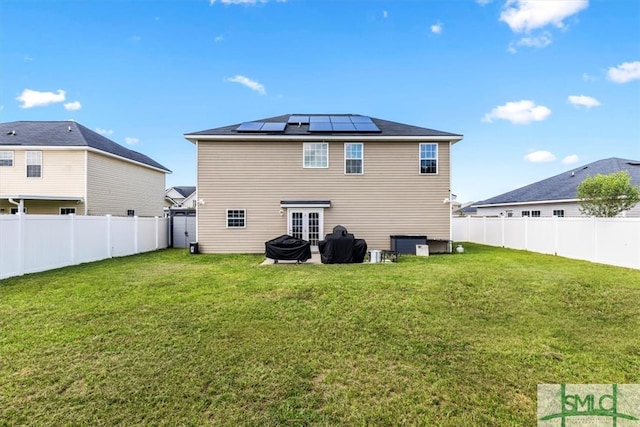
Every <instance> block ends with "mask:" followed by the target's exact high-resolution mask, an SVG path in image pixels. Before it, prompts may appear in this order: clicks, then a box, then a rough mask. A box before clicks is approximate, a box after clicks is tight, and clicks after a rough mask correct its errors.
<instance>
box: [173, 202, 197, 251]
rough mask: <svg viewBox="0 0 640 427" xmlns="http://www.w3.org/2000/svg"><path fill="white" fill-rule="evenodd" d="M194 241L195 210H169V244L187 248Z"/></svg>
mask: <svg viewBox="0 0 640 427" xmlns="http://www.w3.org/2000/svg"><path fill="white" fill-rule="evenodd" d="M195 241H196V212H195V211H171V243H172V244H171V246H173V247H174V248H188V247H189V243H191V242H195Z"/></svg>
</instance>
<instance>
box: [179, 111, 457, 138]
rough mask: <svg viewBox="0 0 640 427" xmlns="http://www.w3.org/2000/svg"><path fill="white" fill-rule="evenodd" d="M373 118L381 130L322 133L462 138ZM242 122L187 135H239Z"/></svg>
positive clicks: (296, 130) (301, 129)
mask: <svg viewBox="0 0 640 427" xmlns="http://www.w3.org/2000/svg"><path fill="white" fill-rule="evenodd" d="M347 115H349V116H354V115H356V116H357V114H302V113H298V114H285V115H282V116H276V117H269V118H266V119H259V120H251V121H256V122H267V123H273V122H285V123H286V122H287V121H288V120H289V116H347ZM371 120H372V121H373V122H374V123H375V124H376V125H377V126H378V128H379V129H380V132H375V133H373V132H348V133H345V132H322V133H321V134H322V135H336V134H337V135H345V134H348V135H356V136H358V135H363V136H365V135H366V136H372V135H381V136H437V137H448V136H450V137H452V139H461V138H462V135H458V134H454V133H449V132H442V131H439V130H434V129H427V128H422V127H418V126H412V125H407V124H403V123H397V122H391V121H388V120H382V119H377V118H375V117H371ZM240 124H241V123H236V124H233V125H229V126H223V127H219V128H215V129H208V130H203V131H198V132H190V133H187V134H185V135H194V136H195V135H216V136H223V135H229V136H231V135H233V136H237V135H239V133H238V132H237V131H236V129H237V127H238V126H240ZM269 134H274V135H312V134H317V133H315V132H309V125H308V124H301V125H300V126H298V125H297V124H294V125H288V126H287V127H286V129H285V130H284V132H269ZM241 135H247V134H241ZM249 135H260V134H259V133H251V134H249Z"/></svg>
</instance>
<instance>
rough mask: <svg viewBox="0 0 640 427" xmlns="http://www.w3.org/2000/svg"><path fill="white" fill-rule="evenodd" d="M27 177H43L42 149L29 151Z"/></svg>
mask: <svg viewBox="0 0 640 427" xmlns="http://www.w3.org/2000/svg"><path fill="white" fill-rule="evenodd" d="M26 155H27V158H26V164H27V178H40V177H42V151H27V153H26Z"/></svg>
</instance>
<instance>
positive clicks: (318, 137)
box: [184, 133, 463, 144]
mask: <svg viewBox="0 0 640 427" xmlns="http://www.w3.org/2000/svg"><path fill="white" fill-rule="evenodd" d="M184 137H185V138H186V139H187V140H189V141H191V142H192V143H194V144H195V143H196V142H197V141H200V142H207V141H245V142H256V141H263V142H264V141H280V142H284V141H291V142H296V141H304V142H307V141H358V142H361V141H367V142H391V141H394V142H399V141H403V142H407V141H409V142H413V141H415V142H432V141H433V142H449V143H451V144H455V143H456V142H458V141H460V140H462V138H463V137H462V135H447V136H428V135H424V136H394V135H385V136H383V135H363V134H360V135H348V134H347V135H323V134H316V133H314V134H309V135H283V134H256V135H247V134H239V135H193V134H187V135H184Z"/></svg>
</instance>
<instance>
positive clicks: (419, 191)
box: [185, 114, 462, 253]
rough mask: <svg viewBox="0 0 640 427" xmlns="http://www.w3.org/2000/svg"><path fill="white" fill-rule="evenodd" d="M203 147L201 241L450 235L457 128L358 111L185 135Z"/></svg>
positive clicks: (214, 249)
mask: <svg viewBox="0 0 640 427" xmlns="http://www.w3.org/2000/svg"><path fill="white" fill-rule="evenodd" d="M185 138H186V139H188V140H189V141H191V142H193V143H194V144H195V145H196V152H197V188H198V208H197V209H198V214H197V240H198V242H199V249H200V251H201V252H205V253H224V252H236V253H240V252H246V253H252V252H253V253H259V252H263V251H264V249H265V242H266V241H268V240H270V239H273V238H274V237H277V236H280V235H282V234H290V235H292V236H294V237H298V238H303V239H305V240H307V241H309V242H311V245H312V248H314V247H317V245H318V242H319V240H322V239H323V238H324V236H325V234H326V233H330V232H331V230H332V229H333V227H334V226H336V225H342V226H344V227H346V228H347V229H348V230H349V232H351V233H353V234H355V236H356V237H357V238H363V239H365V240H366V241H367V244H368V246H369V248H371V249H388V248H389V246H390V237H391V236H410V235H419V236H428V238H429V239H443V240H448V239H450V236H451V212H450V204H449V201H450V199H451V191H450V188H451V147H452V146H453V144H455V143H456V142H458V141H460V140H461V139H462V136H461V135H458V134H453V133H448V132H441V131H437V130H433V129H427V128H422V127H418V126H411V125H407V124H402V123H396V122H391V121H387V120H381V119H376V118H370V117H367V116H361V115H352V114H332V115H320V114H292V115H283V116H278V117H271V118H267V119H262V120H258V121H252V122H244V123H240V124H234V125H230V126H225V127H219V128H216V129H210V130H204V131H199V132H192V133H187V134H185Z"/></svg>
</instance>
